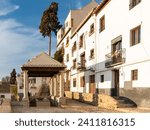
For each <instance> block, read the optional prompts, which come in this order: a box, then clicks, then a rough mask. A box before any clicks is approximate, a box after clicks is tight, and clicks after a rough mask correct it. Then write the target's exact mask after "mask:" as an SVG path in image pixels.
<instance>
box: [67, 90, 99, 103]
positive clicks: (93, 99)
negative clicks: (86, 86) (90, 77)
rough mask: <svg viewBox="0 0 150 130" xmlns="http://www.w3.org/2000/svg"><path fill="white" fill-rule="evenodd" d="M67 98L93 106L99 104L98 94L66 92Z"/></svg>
mask: <svg viewBox="0 0 150 130" xmlns="http://www.w3.org/2000/svg"><path fill="white" fill-rule="evenodd" d="M65 96H66V97H67V98H70V99H74V100H78V101H80V102H84V103H88V104H92V105H97V103H98V95H97V94H92V93H78V92H70V91H65Z"/></svg>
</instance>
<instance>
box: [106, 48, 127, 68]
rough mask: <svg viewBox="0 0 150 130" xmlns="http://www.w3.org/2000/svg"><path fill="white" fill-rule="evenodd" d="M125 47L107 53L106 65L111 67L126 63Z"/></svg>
mask: <svg viewBox="0 0 150 130" xmlns="http://www.w3.org/2000/svg"><path fill="white" fill-rule="evenodd" d="M125 52H126V50H125V49H120V50H116V51H115V52H112V53H109V54H107V55H106V62H105V67H106V68H110V67H113V66H116V65H120V64H123V63H125V59H126V58H125Z"/></svg>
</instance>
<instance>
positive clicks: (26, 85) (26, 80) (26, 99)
mask: <svg viewBox="0 0 150 130" xmlns="http://www.w3.org/2000/svg"><path fill="white" fill-rule="evenodd" d="M28 92H29V77H28V71H24V99H23V105H24V106H29V97H28Z"/></svg>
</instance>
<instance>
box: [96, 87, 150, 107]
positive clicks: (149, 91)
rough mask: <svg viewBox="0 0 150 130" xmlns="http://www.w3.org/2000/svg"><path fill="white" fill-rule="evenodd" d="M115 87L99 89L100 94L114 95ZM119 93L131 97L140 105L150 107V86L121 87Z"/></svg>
mask: <svg viewBox="0 0 150 130" xmlns="http://www.w3.org/2000/svg"><path fill="white" fill-rule="evenodd" d="M113 91H114V89H99V90H98V92H99V94H101V95H102V94H105V95H109V96H113V95H112V93H113ZM119 95H120V96H123V97H126V98H129V99H130V100H132V101H133V102H134V103H135V104H136V105H137V106H138V107H150V87H148V88H144V87H138V88H132V87H130V88H127V87H126V88H120V90H119Z"/></svg>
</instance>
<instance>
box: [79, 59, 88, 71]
mask: <svg viewBox="0 0 150 130" xmlns="http://www.w3.org/2000/svg"><path fill="white" fill-rule="evenodd" d="M77 69H78V70H81V71H82V70H85V69H86V67H85V61H82V62H81V63H78V66H77Z"/></svg>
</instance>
